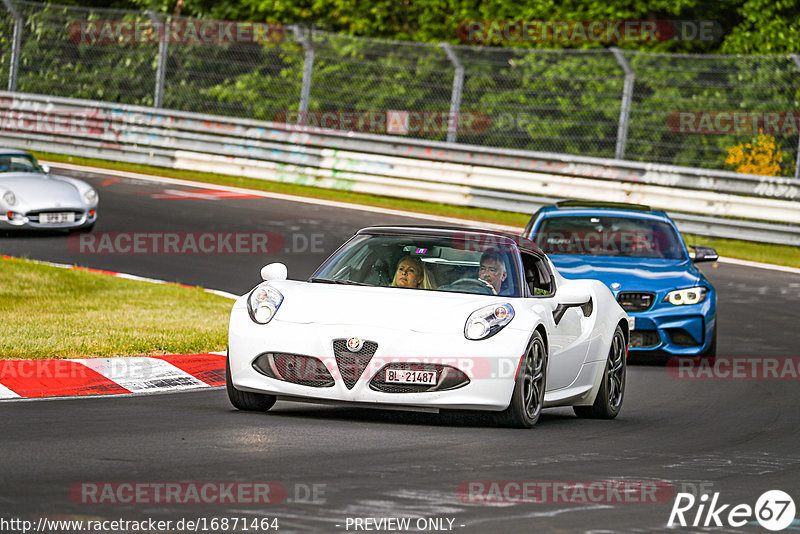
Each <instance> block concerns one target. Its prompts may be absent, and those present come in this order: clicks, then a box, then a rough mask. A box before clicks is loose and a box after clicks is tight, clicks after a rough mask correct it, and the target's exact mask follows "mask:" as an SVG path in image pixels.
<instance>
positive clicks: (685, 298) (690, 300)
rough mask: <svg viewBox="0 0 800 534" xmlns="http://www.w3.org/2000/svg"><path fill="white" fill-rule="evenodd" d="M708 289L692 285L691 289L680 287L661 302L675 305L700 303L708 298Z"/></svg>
mask: <svg viewBox="0 0 800 534" xmlns="http://www.w3.org/2000/svg"><path fill="white" fill-rule="evenodd" d="M707 294H708V289H706V288H704V287H691V288H689V289H678V290H676V291H670V292H669V293H667V296H666V297H664V300H662V301H661V302H669V303H670V304H674V305H675V306H685V305H688V304H699V303H701V302H703V301H704V300H706V295H707Z"/></svg>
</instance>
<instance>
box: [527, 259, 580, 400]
mask: <svg viewBox="0 0 800 534" xmlns="http://www.w3.org/2000/svg"><path fill="white" fill-rule="evenodd" d="M520 253H521V258H522V265H523V269H524V275H525V284H526V295H527V296H528V297H529V299H530V301H531V302H532V303H533V309H534V311H537V312H539V313H541V314H542V315H543V316H544V318H545V321H547V322H548V323H549V324H548V331H549V333H550V336H549V339H548V344H549V352H550V361H549V363H548V368H547V386H546V390H547V391H552V390H556V389H561V388H565V387H567V386H569V385H570V384H572V383H573V382H574V381H575V379H576V378H577V376H578V373H579V372H580V370H581V366H582V365H583V362H584V360H585V359H586V351H587V350H588V348H589V335H587V334H586V333H585V332H584V330H585V329H586V328H587V326H588V325H587V321H586V320H585V317H584V311H583V308H581V307H580V306H572V307H569V308H566V309H565V310H564V309H562V310H558V307H559V304H562V301H561V300H560V299H559V294H560V293H561V294H564V293H565V292H566V291H567V289H566V288H568V287H569V285H570V282H569V281H567V282H566V283H565V284H562V286H563V287H564V288H565V289H561V288H557V287H555V282H554V279H553V276H552V273H551V272H550V268H549V266H548V264H547V262H546V261H545V260H544V258H543V257H541V256H539V255H537V254H532V253H528V252H524V251H520ZM537 308H538V309H537ZM556 316H558V317H556ZM556 319H558V322H556Z"/></svg>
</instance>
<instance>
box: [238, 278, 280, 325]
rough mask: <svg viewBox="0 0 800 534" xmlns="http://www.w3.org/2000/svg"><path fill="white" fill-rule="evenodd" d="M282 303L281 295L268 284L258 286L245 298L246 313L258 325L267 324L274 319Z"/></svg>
mask: <svg viewBox="0 0 800 534" xmlns="http://www.w3.org/2000/svg"><path fill="white" fill-rule="evenodd" d="M282 302H283V295H282V294H281V292H280V291H278V290H277V289H275V288H274V287H270V286H269V285H268V284H266V283H264V284H260V285H258V286H256V288H255V289H254V290H252V291H251V292H250V295H248V296H247V311H248V313H249V314H250V318H251V319H252V320H253V321H255V322H256V323H258V324H267V323H268V322H270V321H271V320H272V318H273V317H275V313H277V311H278V308H280V307H281V303H282Z"/></svg>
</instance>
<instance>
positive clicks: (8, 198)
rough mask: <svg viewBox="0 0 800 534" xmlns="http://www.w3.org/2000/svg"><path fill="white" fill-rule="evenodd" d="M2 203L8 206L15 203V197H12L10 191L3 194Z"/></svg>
mask: <svg viewBox="0 0 800 534" xmlns="http://www.w3.org/2000/svg"><path fill="white" fill-rule="evenodd" d="M3 202H5V203H6V204H7V205H9V206H13V205H14V204H16V203H17V197H16V195H14V193H13V192H12V191H6V192H5V193H3Z"/></svg>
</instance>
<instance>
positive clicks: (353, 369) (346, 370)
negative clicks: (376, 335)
mask: <svg viewBox="0 0 800 534" xmlns="http://www.w3.org/2000/svg"><path fill="white" fill-rule="evenodd" d="M376 350H378V344H377V343H375V342H374V341H365V342H364V344H363V345H362V346H361V350H359V351H358V352H350V351H349V350H347V340H346V339H334V340H333V355H334V356H336V365H338V366H339V374H340V375H341V377H342V381H344V385H345V386H347V389H353V386H355V385H356V381H357V380H358V379H359V378H361V374H362V373H363V372H364V369H366V368H367V365H369V361H370V360H371V359H372V356H373V355H374V354H375V351H376Z"/></svg>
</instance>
